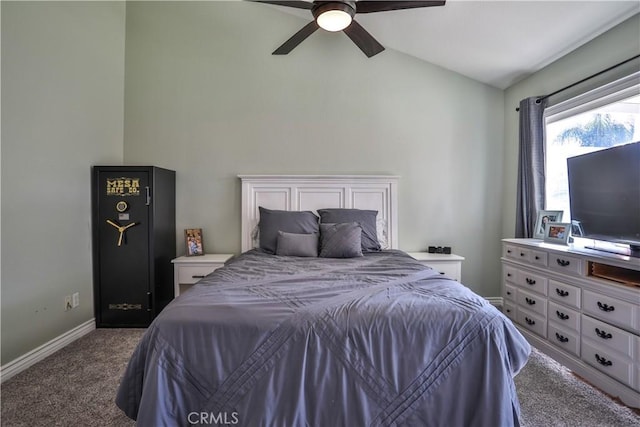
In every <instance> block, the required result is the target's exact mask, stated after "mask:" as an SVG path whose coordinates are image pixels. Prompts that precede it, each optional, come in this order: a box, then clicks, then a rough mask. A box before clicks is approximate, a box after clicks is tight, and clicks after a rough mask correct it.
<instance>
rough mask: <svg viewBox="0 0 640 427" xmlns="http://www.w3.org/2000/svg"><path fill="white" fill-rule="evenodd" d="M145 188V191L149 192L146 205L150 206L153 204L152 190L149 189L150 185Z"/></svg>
mask: <svg viewBox="0 0 640 427" xmlns="http://www.w3.org/2000/svg"><path fill="white" fill-rule="evenodd" d="M144 188H145V190H147V202H146V203H145V204H146V205H147V206H149V205H150V204H151V189H150V188H149V186H148V185H147V186H146V187H144Z"/></svg>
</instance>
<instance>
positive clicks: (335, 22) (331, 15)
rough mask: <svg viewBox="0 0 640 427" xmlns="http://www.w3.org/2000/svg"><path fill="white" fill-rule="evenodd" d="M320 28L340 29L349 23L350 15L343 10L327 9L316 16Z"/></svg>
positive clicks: (328, 29)
mask: <svg viewBox="0 0 640 427" xmlns="http://www.w3.org/2000/svg"><path fill="white" fill-rule="evenodd" d="M316 22H317V23H318V25H319V26H320V28H322V29H324V30H327V31H342V30H344V29H345V28H347V27H348V26H349V25H350V24H351V15H349V14H348V13H347V12H345V11H343V10H328V11H326V12H324V13H321V14H320V15H318V17H317V18H316Z"/></svg>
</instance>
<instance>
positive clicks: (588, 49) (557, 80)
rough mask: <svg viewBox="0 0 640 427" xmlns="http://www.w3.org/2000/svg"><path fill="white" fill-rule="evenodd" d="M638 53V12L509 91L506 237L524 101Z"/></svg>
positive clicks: (610, 76) (634, 65)
mask: <svg viewBox="0 0 640 427" xmlns="http://www.w3.org/2000/svg"><path fill="white" fill-rule="evenodd" d="M638 54H640V15H635V16H633V17H631V18H629V19H628V20H626V21H625V22H623V23H621V24H620V25H618V26H616V27H614V28H613V29H611V30H610V31H608V32H606V33H604V34H603V35H601V36H599V37H597V38H595V39H593V40H592V41H591V42H589V43H587V44H585V45H583V46H581V47H580V48H578V49H576V50H574V51H573V52H571V53H570V54H568V55H566V56H564V57H562V58H560V59H559V60H557V61H555V62H554V63H552V64H550V65H549V66H547V67H545V68H544V69H542V70H540V71H539V72H537V73H535V74H534V75H532V76H531V77H529V78H527V79H526V80H523V81H522V82H520V83H517V84H515V85H513V86H511V87H509V88H508V89H507V90H506V91H505V103H504V117H505V139H504V140H505V147H504V181H503V184H502V185H503V187H502V189H503V190H502V192H503V194H504V198H503V212H504V220H503V227H502V236H503V237H513V236H514V235H515V215H516V187H517V183H518V113H517V112H516V111H515V109H516V107H517V106H518V105H519V103H520V100H521V99H524V98H528V97H530V96H538V95H546V94H550V93H553V92H555V91H556V90H558V89H561V88H563V87H566V86H568V85H571V84H573V83H575V82H578V81H580V80H582V79H584V78H586V77H589V76H591V75H593V74H596V73H598V72H600V71H603V70H606V69H607V68H609V67H611V66H612V65H615V64H618V63H620V62H622V61H625V60H626V59H629V58H632V57H634V56H636V55H638ZM639 64H640V62H639V61H637V60H636V61H633V62H630V63H628V65H625V66H623V67H620V68H617V69H615V70H612V71H610V72H607V73H605V74H603V75H602V76H600V77H598V78H596V79H592V80H590V81H588V82H585V83H583V84H581V85H578V86H576V87H574V88H572V89H570V90H567V91H565V92H563V93H561V94H558V95H557V96H555V97H553V98H550V99H549V102H551V103H555V102H559V101H562V100H563V99H568V98H570V97H571V96H575V95H576V94H578V93H581V92H584V91H586V90H589V89H592V88H595V87H597V86H598V85H602V84H605V83H606V82H609V81H613V80H615V79H617V78H620V77H622V76H623V75H625V74H629V73H630V72H633V71H638V70H640V65H639Z"/></svg>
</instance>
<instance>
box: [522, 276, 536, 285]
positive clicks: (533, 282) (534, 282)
mask: <svg viewBox="0 0 640 427" xmlns="http://www.w3.org/2000/svg"><path fill="white" fill-rule="evenodd" d="M524 280H525V281H526V282H527V283H528V284H530V285H535V284H536V281H535V280H533V279H529V278H528V277H527V278H526V279H524Z"/></svg>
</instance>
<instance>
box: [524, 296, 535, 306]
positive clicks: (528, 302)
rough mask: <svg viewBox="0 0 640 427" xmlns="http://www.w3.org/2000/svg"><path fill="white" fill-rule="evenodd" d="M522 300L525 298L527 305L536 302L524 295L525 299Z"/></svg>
mask: <svg viewBox="0 0 640 427" xmlns="http://www.w3.org/2000/svg"><path fill="white" fill-rule="evenodd" d="M524 300H525V301H526V302H527V304H529V305H535V303H536V300H534V299H531V298H527V297H525V299H524Z"/></svg>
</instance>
